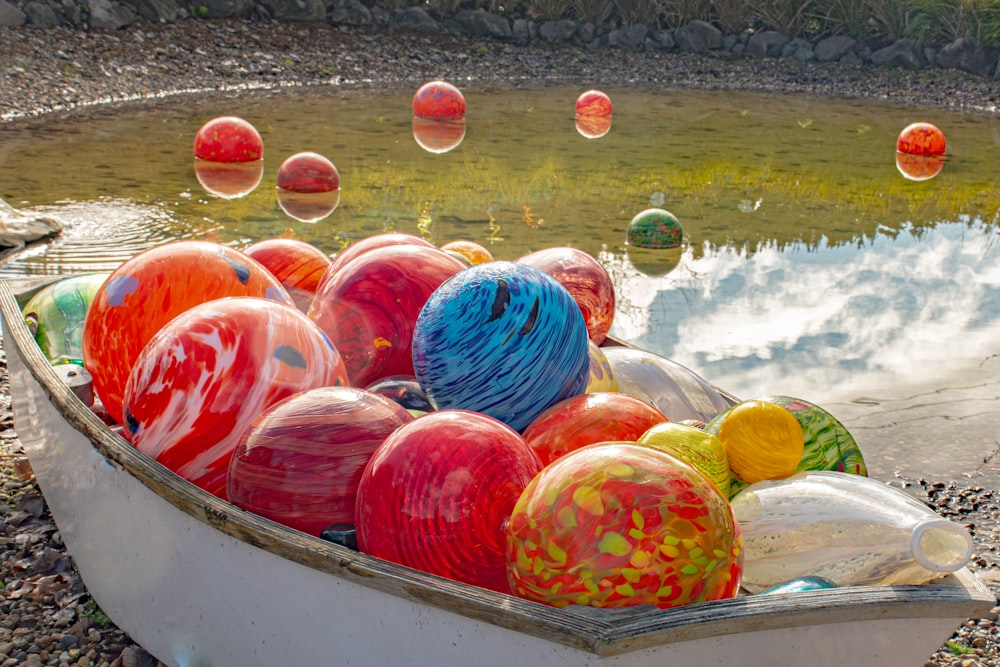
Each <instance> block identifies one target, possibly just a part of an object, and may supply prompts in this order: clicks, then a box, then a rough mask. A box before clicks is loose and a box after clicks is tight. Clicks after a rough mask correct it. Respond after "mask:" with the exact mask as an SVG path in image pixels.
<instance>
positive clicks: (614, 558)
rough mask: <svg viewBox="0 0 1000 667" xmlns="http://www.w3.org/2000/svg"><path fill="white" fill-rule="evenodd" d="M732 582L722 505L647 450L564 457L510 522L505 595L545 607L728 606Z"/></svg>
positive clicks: (734, 541) (733, 528)
mask: <svg viewBox="0 0 1000 667" xmlns="http://www.w3.org/2000/svg"><path fill="white" fill-rule="evenodd" d="M742 576H743V551H742V539H741V537H740V533H739V527H738V525H737V524H736V521H735V519H734V518H733V513H732V509H731V507H730V505H729V502H728V501H727V500H726V498H725V497H724V496H723V495H722V494H721V493H720V492H719V491H718V490H717V489H716V488H715V486H714V485H713V484H712V483H711V482H710V481H708V479H707V478H706V477H705V476H704V475H702V474H701V473H700V472H698V471H697V470H695V469H694V468H693V467H692V466H690V465H688V464H686V463H684V462H683V461H681V460H679V459H677V458H676V457H674V456H671V455H670V454H667V453H666V452H663V451H660V450H657V449H655V448H653V447H649V446H645V445H638V444H635V443H625V442H616V443H599V444H595V445H588V446H586V447H583V448H581V449H578V450H575V451H573V452H571V453H569V454H566V455H565V456H563V457H561V458H559V459H557V460H556V461H554V462H553V463H551V464H549V465H548V466H547V467H546V468H544V469H543V470H542V471H541V472H540V473H539V474H538V475H537V476H536V477H535V478H534V480H532V482H531V483H530V484H529V485H528V486H527V488H525V490H524V492H523V493H522V494H521V497H520V499H519V500H518V502H517V504H516V505H515V506H514V510H513V513H512V515H511V518H510V532H509V534H508V542H507V578H508V581H509V582H510V585H511V590H512V591H513V592H514V594H515V595H518V596H521V597H524V598H527V599H529V600H534V601H536V602H541V603H543V604H548V605H552V606H554V607H566V606H568V605H587V606H591V607H605V608H617V607H628V606H633V605H644V604H652V605H656V606H657V607H661V608H667V607H676V606H680V605H685V604H689V603H692V602H702V601H706V600H718V599H723V598H730V597H734V596H735V595H736V592H737V591H738V590H739V586H740V581H741V578H742Z"/></svg>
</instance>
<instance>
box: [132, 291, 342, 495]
mask: <svg viewBox="0 0 1000 667" xmlns="http://www.w3.org/2000/svg"><path fill="white" fill-rule="evenodd" d="M341 384H347V371H346V369H345V368H344V363H343V361H341V359H340V355H339V354H338V353H337V350H336V348H334V347H333V345H331V344H330V341H329V339H327V337H326V336H324V335H323V332H322V331H320V330H319V328H317V327H316V325H315V324H313V323H312V322H311V321H310V320H309V318H307V317H306V316H305V315H304V314H303V313H301V312H300V311H299V310H297V309H296V308H293V307H291V306H288V305H285V304H280V303H277V302H274V301H270V300H268V299H259V298H253V297H234V298H229V299H217V300H215V301H210V302H208V303H203V304H200V305H197V306H195V307H193V308H191V309H190V310H187V311H185V312H184V313H182V314H181V315H180V316H178V317H177V318H175V319H173V320H171V321H170V323H169V324H167V325H166V326H165V327H163V328H162V329H161V330H160V331H159V332H158V333H157V334H156V336H154V337H153V339H152V340H150V341H149V344H148V345H146V347H145V348H143V350H142V353H141V354H140V355H139V357H138V358H137V359H136V362H135V365H134V366H133V367H132V372H131V374H130V375H129V378H128V383H127V384H126V385H125V391H124V394H123V396H124V399H123V406H124V413H125V420H124V426H125V430H124V432H125V437H126V438H127V439H128V440H129V441H130V442H131V443H132V444H134V445H135V446H136V447H137V448H138V449H139V450H140V451H142V452H143V453H145V454H147V455H149V456H151V457H153V458H155V459H156V460H157V461H159V462H160V463H162V464H163V465H164V466H166V467H167V468H169V469H171V470H173V471H174V472H176V473H177V474H178V475H180V476H181V477H183V478H184V479H186V480H188V481H190V482H192V483H194V484H196V485H198V486H199V487H201V488H202V489H205V490H206V491H208V492H209V493H212V494H214V495H216V496H218V497H220V498H222V499H225V498H226V473H227V470H228V468H229V460H230V458H231V457H232V453H233V450H234V449H235V448H236V445H237V444H238V443H239V439H240V437H241V436H242V434H243V433H244V431H246V430H247V428H248V427H249V426H250V424H251V423H252V422H253V420H254V419H256V418H257V417H258V416H259V415H260V413H261V412H263V411H264V410H265V409H267V408H268V407H270V406H271V405H274V404H275V403H277V402H278V401H280V400H281V399H283V398H287V397H288V396H291V395H292V394H295V393H298V392H300V391H305V390H308V389H313V388H315V387H326V386H332V385H341Z"/></svg>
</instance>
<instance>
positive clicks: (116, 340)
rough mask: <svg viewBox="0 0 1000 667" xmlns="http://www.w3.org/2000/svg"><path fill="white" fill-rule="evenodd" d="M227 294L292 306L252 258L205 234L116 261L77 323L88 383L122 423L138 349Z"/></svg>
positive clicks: (279, 284) (265, 271)
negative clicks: (200, 306)
mask: <svg viewBox="0 0 1000 667" xmlns="http://www.w3.org/2000/svg"><path fill="white" fill-rule="evenodd" d="M226 296H259V297H267V298H270V299H274V300H276V301H280V302H281V303H284V304H287V305H290V306H291V305H294V304H293V302H292V299H291V297H290V296H289V295H288V293H287V292H286V291H285V288H284V287H282V285H281V283H280V282H278V280H277V279H276V278H275V277H274V276H272V275H271V273H270V272H269V271H268V270H267V269H265V268H264V267H263V266H261V265H260V264H259V263H258V262H257V261H256V260H254V259H252V258H250V257H248V256H246V255H245V254H243V253H241V252H240V251H238V250H235V249H233V248H230V247H228V246H224V245H221V244H218V243H211V242H208V241H176V242H173V243H166V244H164V245H161V246H157V247H155V248H151V249H149V250H146V251H143V252H141V253H139V254H138V255H136V256H135V257H133V258H131V259H129V260H128V261H126V262H124V263H123V264H121V265H120V266H119V267H118V268H117V269H115V270H114V271H113V272H112V273H111V276H110V277H109V278H108V280H107V281H106V282H105V283H104V285H103V286H102V287H101V289H100V291H98V293H97V295H96V296H95V297H94V301H93V302H92V303H91V306H90V310H89V311H88V312H87V319H86V322H85V323H84V328H83V352H84V357H83V358H84V360H85V363H86V366H87V370H88V371H90V373H91V375H93V376H94V389H95V390H96V392H97V395H98V396H99V397H100V399H101V402H102V403H103V404H104V407H105V408H106V409H107V411H108V413H109V414H110V415H111V416H112V417H113V418H114V419H115V421H118V422H121V420H122V392H123V390H124V388H125V382H126V380H128V374H129V371H130V370H132V364H133V363H134V362H135V360H136V358H137V357H138V356H139V353H140V352H142V348H143V347H145V345H146V343H148V342H149V340H150V339H151V338H152V337H153V335H154V334H155V333H156V332H157V331H159V330H160V327H162V326H163V325H165V324H166V323H167V322H169V321H170V320H172V319H173V318H174V317H176V316H177V315H180V314H181V313H183V312H184V311H185V310H187V309H188V308H191V307H192V306H195V305H198V304H200V303H205V302H206V301H212V300H213V299H221V298H222V297H226Z"/></svg>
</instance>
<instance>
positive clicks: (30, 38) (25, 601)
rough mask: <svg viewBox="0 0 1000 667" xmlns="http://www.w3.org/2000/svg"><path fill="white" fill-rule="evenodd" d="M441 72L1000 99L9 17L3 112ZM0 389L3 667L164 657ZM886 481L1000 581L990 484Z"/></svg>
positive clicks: (3, 46) (223, 24)
mask: <svg viewBox="0 0 1000 667" xmlns="http://www.w3.org/2000/svg"><path fill="white" fill-rule="evenodd" d="M437 78H442V79H451V80H454V81H465V82H469V83H471V84H474V85H496V86H510V87H524V86H543V85H546V84H553V83H563V84H572V83H578V84H582V85H588V86H589V85H611V84H614V85H635V86H652V87H660V88H664V89H670V90H675V89H686V88H693V89H708V90H733V91H750V92H761V93H794V94H805V95H814V96H826V97H839V98H857V99H871V100H878V101H880V102H888V103H891V104H899V105H905V106H912V107H936V108H941V109H946V110H948V111H950V112H958V113H970V114H984V115H989V116H992V115H994V114H996V113H997V105H998V103H1000V81H995V80H992V79H986V78H983V77H978V76H975V75H971V74H967V73H964V72H961V71H958V70H940V69H935V70H916V71H914V70H900V69H894V68H878V67H874V66H871V65H862V66H856V67H853V66H852V67H846V66H840V65H834V64H819V63H802V62H797V61H794V60H792V59H774V58H767V59H757V58H750V57H747V58H739V59H734V58H730V57H723V56H718V57H717V56H710V55H693V54H682V53H666V52H633V51H623V50H618V49H612V48H607V47H605V48H601V49H598V50H596V51H583V50H580V49H577V48H572V47H551V48H546V47H539V46H514V45H512V44H510V43H505V42H500V41H496V40H473V39H469V38H459V37H444V36H433V37H432V36H427V35H413V34H394V33H371V32H367V31H364V30H360V29H343V28H338V27H335V26H331V25H327V24H280V23H252V22H250V21H243V20H219V21H215V20H213V21H203V20H184V21H180V22H178V23H172V24H162V25H161V24H142V25H136V26H131V27H129V28H126V29H123V30H120V31H117V32H108V31H96V30H95V31H91V32H85V31H77V30H67V29H61V28H54V29H38V28H27V27H19V28H0V124H4V123H17V124H20V123H32V122H51V121H52V120H53V119H54V118H57V117H58V116H59V115H60V114H64V113H76V112H81V111H86V112H87V113H100V112H101V110H102V109H104V108H107V109H109V110H111V111H113V110H114V109H116V108H120V107H121V106H122V105H132V104H140V105H141V104H148V103H151V102H153V103H155V101H157V100H166V99H173V100H176V99H177V96H182V95H199V94H207V93H221V92H230V91H232V92H239V91H243V90H256V89H262V90H267V89H278V88H282V87H285V86H338V85H340V86H391V85H412V84H414V83H422V82H424V81H426V80H430V79H437ZM0 390H2V391H0V474H2V480H0V574H2V578H3V583H4V587H2V588H0V667H6V666H7V665H14V664H25V663H26V664H51V665H60V664H76V665H82V666H84V667H87V666H90V665H101V666H103V667H131V666H133V665H142V666H143V667H148V666H152V667H155V666H156V665H157V661H156V660H155V658H152V657H150V656H149V655H148V654H146V653H145V651H143V650H142V649H141V647H138V646H136V645H135V644H134V643H132V642H131V640H129V639H128V637H127V636H125V635H124V633H122V632H121V631H120V630H118V629H117V628H116V627H115V626H114V625H113V624H110V623H107V619H106V617H105V618H102V617H101V614H100V610H99V609H98V608H96V607H95V606H94V605H93V603H92V601H90V598H89V596H88V595H87V593H86V590H85V588H84V587H83V584H82V581H81V580H80V578H79V574H78V573H76V571H75V568H74V567H73V566H72V558H71V557H70V556H69V555H67V554H66V552H65V549H64V547H63V545H62V542H61V538H60V537H59V533H58V529H57V527H56V526H55V525H54V524H53V523H52V521H51V517H50V516H49V515H48V511H47V509H46V508H45V506H44V501H43V500H42V498H41V494H40V491H39V489H38V487H37V484H36V483H35V482H34V479H33V476H32V475H31V471H30V466H29V465H28V464H27V460H26V458H25V457H24V455H23V452H22V451H21V450H20V444H19V442H18V441H17V436H16V434H15V433H14V431H13V419H12V415H11V406H10V396H9V391H8V386H7V382H6V362H5V357H4V356H3V352H2V350H0ZM984 463H985V461H984ZM991 465H992V466H997V465H1000V461H996V460H994V461H992V462H991ZM997 470H1000V468H997ZM985 481H988V482H992V479H989V480H985ZM892 483H893V485H895V486H900V487H904V488H907V489H908V490H910V491H912V492H914V493H915V494H917V495H918V496H920V497H921V499H926V502H928V504H930V505H931V506H932V507H934V508H935V509H936V510H937V511H938V512H939V513H941V514H942V515H944V516H946V517H947V518H951V519H953V520H956V521H959V522H960V523H962V524H963V525H972V526H973V527H974V529H973V530H972V532H973V533H974V538H975V541H976V550H975V554H974V556H973V561H972V562H971V563H970V569H972V570H973V571H975V572H977V574H979V575H980V577H981V578H982V579H983V581H984V583H986V584H987V586H989V587H990V589H991V590H992V591H993V592H994V593H1000V551H998V546H997V545H998V542H1000V528H997V526H998V516H1000V489H994V488H984V487H983V484H984V480H981V479H976V478H967V479H957V480H956V479H922V478H906V477H897V479H895V480H893V482H892ZM997 611H998V608H995V609H994V612H993V615H992V616H993V617H992V618H991V619H975V620H970V621H969V622H967V623H966V625H964V626H962V627H961V628H959V629H957V630H956V634H955V636H954V637H953V638H952V641H955V642H958V643H960V644H962V645H964V646H966V647H968V648H969V650H970V651H971V652H970V653H968V654H963V655H959V654H954V653H953V652H952V651H949V650H948V649H947V648H946V647H944V646H943V647H942V649H941V650H939V651H938V652H936V653H935V654H934V655H933V656H930V657H929V658H928V661H927V663H926V665H936V666H941V667H944V666H946V665H947V666H950V665H962V667H1000V630H998V628H997V623H996V614H997ZM32 656H34V657H32ZM968 661H971V662H968ZM904 667H905V666H904Z"/></svg>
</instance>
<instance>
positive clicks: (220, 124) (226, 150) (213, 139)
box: [194, 116, 264, 162]
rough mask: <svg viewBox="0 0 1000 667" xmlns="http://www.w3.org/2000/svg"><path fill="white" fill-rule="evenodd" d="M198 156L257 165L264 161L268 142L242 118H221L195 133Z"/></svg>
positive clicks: (213, 160) (195, 148)
mask: <svg viewBox="0 0 1000 667" xmlns="http://www.w3.org/2000/svg"><path fill="white" fill-rule="evenodd" d="M194 156H195V157H196V158H199V159H202V160H208V161H210V162H254V161H256V160H262V159H264V142H263V140H262V139H261V137H260V133H259V132H258V131H257V128H255V127H254V126H253V125H251V124H250V123H248V122H247V121H245V120H243V119H242V118H237V117H236V116H220V117H219V118H213V119H212V120H210V121H208V122H207V123H205V124H204V125H202V126H201V128H200V129H199V130H198V132H197V134H195V137H194Z"/></svg>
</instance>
